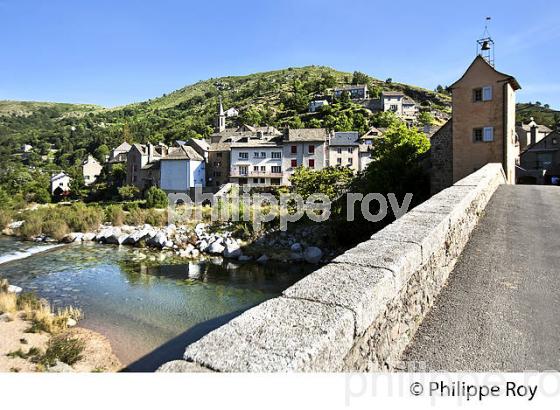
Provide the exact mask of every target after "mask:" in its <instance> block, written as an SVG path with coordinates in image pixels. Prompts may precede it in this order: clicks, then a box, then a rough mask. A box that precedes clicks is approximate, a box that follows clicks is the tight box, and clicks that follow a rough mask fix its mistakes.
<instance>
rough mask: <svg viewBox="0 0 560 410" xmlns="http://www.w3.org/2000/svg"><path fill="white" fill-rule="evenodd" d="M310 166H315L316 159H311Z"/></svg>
mask: <svg viewBox="0 0 560 410" xmlns="http://www.w3.org/2000/svg"><path fill="white" fill-rule="evenodd" d="M309 168H315V160H314V159H310V160H309Z"/></svg>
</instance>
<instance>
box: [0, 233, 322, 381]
mask: <svg viewBox="0 0 560 410" xmlns="http://www.w3.org/2000/svg"><path fill="white" fill-rule="evenodd" d="M37 246H38V245H36V244H33V243H25V242H19V241H16V240H14V239H13V238H8V237H2V236H0V258H2V257H3V256H6V255H8V254H13V253H14V252H19V251H22V250H26V251H31V253H33V252H34V251H35V248H36V247H37ZM39 246H40V245H39ZM153 255H157V254H153ZM311 270H312V268H310V267H309V266H306V265H298V264H282V265H278V264H271V263H269V264H267V265H263V266H261V265H258V264H254V263H249V264H234V263H230V262H227V261H224V262H223V263H219V262H218V261H214V263H212V262H210V261H200V262H197V263H186V262H185V260H176V259H171V260H166V261H164V262H153V261H152V262H146V260H143V261H140V260H139V258H138V251H137V250H134V249H132V248H128V247H117V246H109V245H98V244H80V245H77V244H72V245H68V246H65V247H62V248H56V249H52V250H48V251H47V252H44V253H38V254H34V255H32V256H29V257H27V258H25V259H21V260H17V261H12V262H9V263H5V264H2V265H0V277H5V278H7V279H8V281H9V282H10V283H11V284H13V285H17V286H20V287H22V288H23V289H24V291H28V292H35V293H37V295H39V296H41V297H44V298H45V299H47V300H48V301H49V302H50V303H51V305H52V306H53V307H55V308H56V307H61V306H67V305H72V306H75V307H79V308H80V309H82V311H83V312H84V315H85V317H84V319H83V320H81V321H80V326H82V327H85V328H89V329H92V330H95V331H97V332H99V333H101V334H103V335H105V336H106V337H107V338H108V339H109V341H110V342H111V345H112V347H113V350H114V352H115V354H116V355H117V357H118V358H119V359H120V360H121V362H122V363H123V364H124V365H126V366H127V369H126V370H130V371H153V370H155V369H156V368H157V367H158V366H159V365H160V364H162V363H164V362H166V361H168V360H173V359H177V358H180V357H181V355H182V352H183V351H184V348H185V346H186V345H187V344H189V343H192V342H193V341H195V340H197V339H198V338H200V337H202V336H203V335H204V334H206V333H208V332H209V331H211V330H212V329H214V328H216V327H218V326H219V325H221V324H223V323H225V322H226V321H227V320H229V319H231V318H232V317H234V316H235V315H237V314H239V313H241V312H243V311H244V310H246V309H248V308H250V307H252V306H254V305H256V304H258V303H261V302H263V301H265V300H267V299H270V298H272V297H275V296H278V295H279V294H280V293H281V292H282V291H283V290H284V289H286V288H287V287H289V286H290V285H292V284H293V283H295V282H296V281H298V280H299V279H301V278H302V277H303V276H305V275H306V274H308V273H309V272H310V271H311Z"/></svg>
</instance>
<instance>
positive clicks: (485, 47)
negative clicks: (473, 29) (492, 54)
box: [480, 40, 490, 51]
mask: <svg viewBox="0 0 560 410" xmlns="http://www.w3.org/2000/svg"><path fill="white" fill-rule="evenodd" d="M480 49H481V50H483V51H486V50H490V42H489V41H488V40H484V42H483V43H482V47H481V48H480Z"/></svg>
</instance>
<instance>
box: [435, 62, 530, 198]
mask: <svg viewBox="0 0 560 410" xmlns="http://www.w3.org/2000/svg"><path fill="white" fill-rule="evenodd" d="M450 88H451V90H452V106H453V116H452V118H451V119H450V120H449V121H448V122H447V123H446V124H445V125H444V126H443V127H442V128H441V129H440V130H439V131H438V132H436V133H435V134H434V136H433V137H432V139H431V150H430V158H431V174H432V175H431V185H432V186H431V189H432V192H434V193H435V192H438V191H440V190H442V189H444V188H446V187H448V186H450V185H452V184H453V183H454V182H456V181H458V180H460V179H462V178H464V177H466V176H467V175H469V174H471V173H472V172H473V171H475V170H477V169H479V168H481V167H483V166H484V165H485V164H487V163H490V162H497V163H501V164H502V166H503V168H504V172H505V175H506V180H507V181H508V182H509V183H515V162H516V158H517V157H518V155H519V145H518V144H517V142H516V133H515V91H517V90H519V89H520V88H521V87H520V85H519V83H518V82H517V80H516V79H515V78H514V77H513V76H511V75H508V74H504V73H501V72H499V71H497V70H496V69H495V68H494V66H493V65H492V64H491V63H490V62H489V61H488V60H487V59H485V58H484V57H482V56H481V55H478V56H477V57H476V58H475V59H474V61H473V62H472V64H471V65H470V66H469V67H468V69H467V71H466V72H465V73H464V74H463V76H462V77H461V78H460V79H459V80H458V81H456V82H455V83H454V84H453V85H451V87H450Z"/></svg>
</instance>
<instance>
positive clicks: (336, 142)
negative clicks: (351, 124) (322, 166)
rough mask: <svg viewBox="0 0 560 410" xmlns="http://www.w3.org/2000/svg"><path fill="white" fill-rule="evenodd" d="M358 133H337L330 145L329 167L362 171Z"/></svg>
mask: <svg viewBox="0 0 560 410" xmlns="http://www.w3.org/2000/svg"><path fill="white" fill-rule="evenodd" d="M359 137H360V135H359V134H358V132H355V131H351V132H335V133H334V135H333V136H332V137H331V139H330V142H329V145H328V165H330V166H333V167H336V166H339V167H348V168H350V169H352V170H353V171H354V172H358V171H359V170H360V155H359V145H360V144H359Z"/></svg>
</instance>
